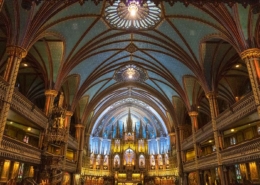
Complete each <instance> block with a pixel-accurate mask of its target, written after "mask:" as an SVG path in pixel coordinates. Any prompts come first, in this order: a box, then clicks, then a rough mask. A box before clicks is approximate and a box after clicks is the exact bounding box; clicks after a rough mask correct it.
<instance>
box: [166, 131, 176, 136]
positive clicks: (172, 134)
mask: <svg viewBox="0 0 260 185" xmlns="http://www.w3.org/2000/svg"><path fill="white" fill-rule="evenodd" d="M175 135H176V133H175V132H171V133H169V134H168V136H175Z"/></svg>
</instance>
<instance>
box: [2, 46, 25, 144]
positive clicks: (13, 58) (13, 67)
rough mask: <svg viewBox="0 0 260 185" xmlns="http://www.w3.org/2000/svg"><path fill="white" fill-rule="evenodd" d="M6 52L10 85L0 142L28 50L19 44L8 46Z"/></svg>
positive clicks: (5, 100) (5, 76) (7, 77)
mask: <svg viewBox="0 0 260 185" xmlns="http://www.w3.org/2000/svg"><path fill="white" fill-rule="evenodd" d="M6 53H7V55H8V59H7V64H6V70H5V73H4V79H5V81H7V83H8V86H7V89H6V94H5V97H4V100H3V107H2V111H1V115H0V143H1V142H2V138H3V135H4V130H5V124H6V119H7V115H8V112H9V110H10V104H11V101H12V97H13V93H14V87H15V83H16V78H17V75H18V71H19V66H20V63H21V60H22V59H23V58H24V57H25V56H26V55H27V51H26V50H25V49H24V48H21V47H19V46H7V48H6Z"/></svg>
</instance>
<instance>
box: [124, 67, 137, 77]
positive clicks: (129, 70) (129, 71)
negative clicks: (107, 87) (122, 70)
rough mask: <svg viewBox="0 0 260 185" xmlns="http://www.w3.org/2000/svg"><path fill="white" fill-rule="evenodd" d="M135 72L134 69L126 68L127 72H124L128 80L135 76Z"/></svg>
mask: <svg viewBox="0 0 260 185" xmlns="http://www.w3.org/2000/svg"><path fill="white" fill-rule="evenodd" d="M135 73H136V72H135V70H134V68H131V67H130V68H128V69H127V70H126V74H127V76H128V78H129V79H132V78H133V76H134V75H135Z"/></svg>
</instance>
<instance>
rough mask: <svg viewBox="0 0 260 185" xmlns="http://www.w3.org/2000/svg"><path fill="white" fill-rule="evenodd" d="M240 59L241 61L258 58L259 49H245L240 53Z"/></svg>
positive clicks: (259, 54)
mask: <svg viewBox="0 0 260 185" xmlns="http://www.w3.org/2000/svg"><path fill="white" fill-rule="evenodd" d="M240 57H241V58H242V60H245V59H247V58H260V49H259V48H251V49H247V50H245V51H243V52H241V53H240Z"/></svg>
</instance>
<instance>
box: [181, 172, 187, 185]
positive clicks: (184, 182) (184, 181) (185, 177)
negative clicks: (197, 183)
mask: <svg viewBox="0 0 260 185" xmlns="http://www.w3.org/2000/svg"><path fill="white" fill-rule="evenodd" d="M181 184H183V185H188V184H189V173H184V178H183V183H181Z"/></svg>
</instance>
